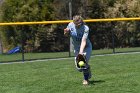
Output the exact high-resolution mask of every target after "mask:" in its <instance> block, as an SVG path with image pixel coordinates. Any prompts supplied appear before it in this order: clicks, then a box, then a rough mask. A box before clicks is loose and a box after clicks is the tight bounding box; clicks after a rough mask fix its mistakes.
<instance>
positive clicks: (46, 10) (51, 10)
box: [0, 0, 140, 52]
mask: <svg viewBox="0 0 140 93" xmlns="http://www.w3.org/2000/svg"><path fill="white" fill-rule="evenodd" d="M1 1H2V3H0V22H26V21H27V22H30V21H52V20H67V19H70V16H69V2H70V1H71V3H72V16H74V15H76V14H79V15H81V16H83V18H84V19H100V18H124V17H127V18H130V17H140V7H139V6H140V1H139V0H1ZM66 25H67V24H53V25H43V24H42V25H21V26H1V27H0V35H1V36H0V37H1V40H2V43H3V47H4V49H5V51H6V50H9V49H11V48H13V47H15V46H21V44H24V46H25V47H24V48H25V51H27V52H36V51H38V52H52V51H68V47H69V39H68V38H66V37H64V36H63V29H64V28H65V27H66ZM87 25H88V26H89V27H90V34H89V37H90V40H91V42H92V44H93V48H94V49H101V48H112V35H113V36H114V41H115V47H137V46H140V26H139V25H140V22H139V21H127V22H126V21H121V22H120V21H115V22H94V23H87ZM64 40H65V42H64Z"/></svg>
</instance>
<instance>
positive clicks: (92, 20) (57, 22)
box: [0, 17, 140, 26]
mask: <svg viewBox="0 0 140 93" xmlns="http://www.w3.org/2000/svg"><path fill="white" fill-rule="evenodd" d="M133 20H140V17H137V18H108V19H88V20H84V22H105V21H108V22H111V21H133ZM69 22H72V20H61V21H38V22H7V23H4V22H3V23H0V26H8V25H34V24H62V23H69Z"/></svg>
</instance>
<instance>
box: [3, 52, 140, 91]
mask: <svg viewBox="0 0 140 93" xmlns="http://www.w3.org/2000/svg"><path fill="white" fill-rule="evenodd" d="M139 58H140V54H127V55H112V56H95V57H92V58H91V60H90V65H91V71H92V73H93V77H92V78H91V81H90V85H88V86H83V85H82V79H83V77H82V73H80V72H78V71H77V70H76V69H75V66H74V62H73V60H74V59H73V58H72V59H63V60H49V61H44V62H25V63H20V64H19V63H16V64H12V63H11V64H0V71H1V72H0V92H1V93H139V91H140V71H139V67H140V61H139Z"/></svg>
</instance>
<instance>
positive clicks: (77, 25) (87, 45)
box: [64, 15, 92, 85]
mask: <svg viewBox="0 0 140 93" xmlns="http://www.w3.org/2000/svg"><path fill="white" fill-rule="evenodd" d="M88 34H89V27H88V26H87V25H85V23H84V22H83V18H82V17H81V16H79V15H76V16H74V17H73V22H70V23H69V24H68V26H67V28H66V29H64V35H66V36H67V35H70V36H71V37H72V40H73V41H72V44H73V45H74V54H75V63H76V57H77V55H78V54H86V55H85V57H86V62H87V63H88V61H89V59H90V55H91V52H92V45H91V42H90V40H89V39H88ZM76 68H77V69H78V70H79V71H81V69H79V68H78V67H77V65H76ZM82 72H83V76H84V80H83V84H84V85H87V84H88V83H89V79H90V78H91V72H90V66H89V65H88V64H87V69H86V70H82Z"/></svg>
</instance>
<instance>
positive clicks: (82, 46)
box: [79, 37, 86, 54]
mask: <svg viewBox="0 0 140 93" xmlns="http://www.w3.org/2000/svg"><path fill="white" fill-rule="evenodd" d="M85 46H86V38H85V37H83V38H82V41H81V46H80V51H79V54H83V51H84V49H85Z"/></svg>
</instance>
